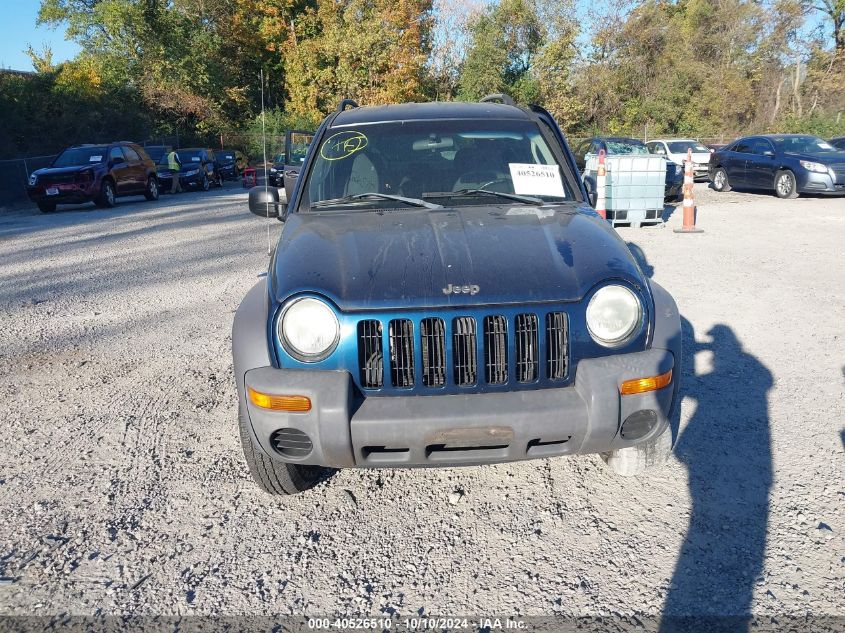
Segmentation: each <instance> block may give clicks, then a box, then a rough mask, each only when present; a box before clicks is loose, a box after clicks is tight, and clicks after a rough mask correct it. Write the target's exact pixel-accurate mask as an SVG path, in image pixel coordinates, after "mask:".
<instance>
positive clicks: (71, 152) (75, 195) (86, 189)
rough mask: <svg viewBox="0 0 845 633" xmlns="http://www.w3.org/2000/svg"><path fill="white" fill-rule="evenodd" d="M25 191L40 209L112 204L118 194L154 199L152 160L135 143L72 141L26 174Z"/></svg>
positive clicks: (156, 195) (155, 188)
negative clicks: (83, 142)
mask: <svg viewBox="0 0 845 633" xmlns="http://www.w3.org/2000/svg"><path fill="white" fill-rule="evenodd" d="M27 194H28V195H29V199H30V200H32V201H33V202H35V203H36V204H37V205H38V208H39V209H41V211H42V212H44V213H50V212H51V211H55V210H56V205H57V204H81V203H84V202H94V203H96V205H97V206H98V207H113V206H114V205H115V200H116V199H117V197H118V196H134V195H143V196H144V197H146V199H147V200H158V178H157V177H156V169H155V164H154V163H153V161H152V160H150V157H149V156H147V153H146V152H145V151H144V149H143V148H142V147H141V146H139V145H136V144H135V143H129V142H125V141H120V142H117V143H108V144H105V145H73V146H71V147H68V148H67V149H65V150H64V151H62V153H60V154H59V155H58V156H56V158H55V159H54V160H53V163H52V164H51V165H50V166H49V167H45V168H44V169H39V170H37V171H34V172H33V173H32V175H30V177H29V186H28V187H27Z"/></svg>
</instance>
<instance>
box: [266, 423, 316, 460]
mask: <svg viewBox="0 0 845 633" xmlns="http://www.w3.org/2000/svg"><path fill="white" fill-rule="evenodd" d="M270 443H271V444H272V445H273V448H275V449H276V450H277V451H278V452H279V453H280V454H281V455H284V456H285V457H305V456H306V455H308V454H309V453H310V452H311V449H312V448H313V446H312V445H311V438H310V437H308V435H307V434H305V433H304V432H303V431H300V430H299V429H279V430H277V431H274V432H273V435H271V436H270Z"/></svg>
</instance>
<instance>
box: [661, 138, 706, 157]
mask: <svg viewBox="0 0 845 633" xmlns="http://www.w3.org/2000/svg"><path fill="white" fill-rule="evenodd" d="M667 145H668V146H669V152H670V153H672V154H686V153H687V150H688V149H691V150H692V151H693V153H695V154H709V153H710V150H709V149H707V148H706V147H704V145H702V144H701V143H699V142H698V141H670V142H668V143H667Z"/></svg>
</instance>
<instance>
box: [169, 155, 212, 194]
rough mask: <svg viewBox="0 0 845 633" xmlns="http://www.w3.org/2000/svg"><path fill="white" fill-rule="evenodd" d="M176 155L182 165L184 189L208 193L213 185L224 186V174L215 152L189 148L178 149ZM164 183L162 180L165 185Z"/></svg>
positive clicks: (181, 174)
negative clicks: (200, 190)
mask: <svg viewBox="0 0 845 633" xmlns="http://www.w3.org/2000/svg"><path fill="white" fill-rule="evenodd" d="M176 153H177V154H178V156H179V161H180V162H181V163H182V168H181V169H180V172H179V178H180V179H181V181H182V187H183V188H185V189H187V188H193V189H202V190H203V191H208V190H209V189H210V188H211V186H212V185H217V186H218V187H222V186H223V174H222V173H221V171H220V166H219V164H218V162H217V157H216V155H215V153H214V150H212V149H208V148H205V147H188V148H185V149H178V150H176ZM164 182H165V180H164V178H162V184H163V185H164Z"/></svg>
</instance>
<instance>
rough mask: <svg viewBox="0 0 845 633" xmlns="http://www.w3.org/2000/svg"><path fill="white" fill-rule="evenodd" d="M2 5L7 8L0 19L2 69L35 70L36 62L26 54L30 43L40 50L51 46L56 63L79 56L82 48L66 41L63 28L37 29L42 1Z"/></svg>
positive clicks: (5, 0)
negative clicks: (36, 23) (34, 64)
mask: <svg viewBox="0 0 845 633" xmlns="http://www.w3.org/2000/svg"><path fill="white" fill-rule="evenodd" d="M0 5H3V8H4V9H6V10H5V11H3V18H2V20H0V68H11V69H13V70H32V69H33V68H32V62H30V60H29V57H27V55H26V53H24V51H25V50H26V47H27V45H28V44H32V46H33V48H35V49H36V50H39V51H40V50H41V49H42V48H43V46H44V45H45V44H48V45H49V46H50V47H51V48H52V49H53V61H54V62H56V63H58V62H63V61H67V60H68V59H71V58H72V57H74V56H76V53H77V52H78V51H79V46H77V45H76V44H75V43H73V42H66V41H65V37H64V35H65V33H64V29H63V28H61V27H60V28H58V29H51V28H48V27H46V26H39V27H36V26H35V20H36V19H37V18H38V7H39V6H40V5H41V2H40V0H0Z"/></svg>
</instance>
